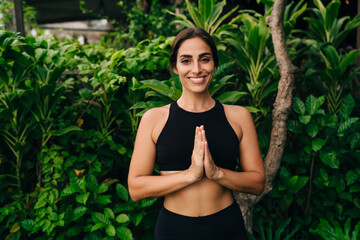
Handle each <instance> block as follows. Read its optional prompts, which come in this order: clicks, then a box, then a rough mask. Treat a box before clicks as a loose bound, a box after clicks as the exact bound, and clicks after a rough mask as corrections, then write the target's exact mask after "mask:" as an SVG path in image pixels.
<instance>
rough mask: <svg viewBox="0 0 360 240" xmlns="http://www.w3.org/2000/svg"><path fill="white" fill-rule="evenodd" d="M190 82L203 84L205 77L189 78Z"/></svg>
mask: <svg viewBox="0 0 360 240" xmlns="http://www.w3.org/2000/svg"><path fill="white" fill-rule="evenodd" d="M189 79H190V81H191V82H193V83H197V84H199V83H202V82H203V81H204V80H205V77H189Z"/></svg>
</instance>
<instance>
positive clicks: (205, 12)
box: [199, 0, 215, 22]
mask: <svg viewBox="0 0 360 240" xmlns="http://www.w3.org/2000/svg"><path fill="white" fill-rule="evenodd" d="M214 4H215V0H199V10H200V14H201V16H202V21H203V22H206V20H207V19H208V18H209V16H210V14H211V12H212V11H213V8H214Z"/></svg>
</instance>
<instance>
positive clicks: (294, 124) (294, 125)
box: [288, 120, 303, 134]
mask: <svg viewBox="0 0 360 240" xmlns="http://www.w3.org/2000/svg"><path fill="white" fill-rule="evenodd" d="M288 129H289V131H290V132H293V133H297V134H301V133H302V132H303V126H302V125H301V123H300V122H299V121H296V120H289V122H288Z"/></svg>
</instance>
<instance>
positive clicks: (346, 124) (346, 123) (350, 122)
mask: <svg viewBox="0 0 360 240" xmlns="http://www.w3.org/2000/svg"><path fill="white" fill-rule="evenodd" d="M357 121H359V118H358V117H354V118H349V119H346V120H345V121H344V122H341V123H340V126H339V129H338V135H339V134H342V133H343V132H345V131H346V130H348V129H349V128H350V127H351V126H352V125H353V124H354V123H356V122H357Z"/></svg>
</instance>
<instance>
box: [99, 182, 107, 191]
mask: <svg viewBox="0 0 360 240" xmlns="http://www.w3.org/2000/svg"><path fill="white" fill-rule="evenodd" d="M108 189H109V185H108V184H106V183H102V184H100V187H99V191H98V193H104V192H106V191H107V190H108Z"/></svg>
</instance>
